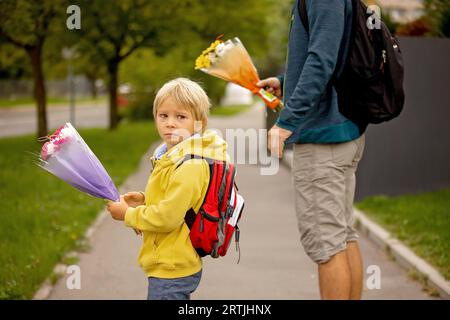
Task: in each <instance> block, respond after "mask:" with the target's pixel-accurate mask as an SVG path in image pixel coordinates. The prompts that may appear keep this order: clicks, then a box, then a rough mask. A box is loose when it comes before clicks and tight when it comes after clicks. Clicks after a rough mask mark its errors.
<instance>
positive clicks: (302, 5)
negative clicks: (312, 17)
mask: <svg viewBox="0 0 450 320" xmlns="http://www.w3.org/2000/svg"><path fill="white" fill-rule="evenodd" d="M298 13H299V15H300V20H302V24H303V27H305V30H306V33H308V34H309V20H308V12H307V11H306V0H298Z"/></svg>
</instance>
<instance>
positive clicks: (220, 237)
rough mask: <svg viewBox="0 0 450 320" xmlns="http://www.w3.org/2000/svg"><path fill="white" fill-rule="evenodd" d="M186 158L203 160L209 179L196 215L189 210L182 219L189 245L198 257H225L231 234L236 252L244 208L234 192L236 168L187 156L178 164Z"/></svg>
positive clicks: (223, 163) (211, 160) (194, 156)
mask: <svg viewBox="0 0 450 320" xmlns="http://www.w3.org/2000/svg"><path fill="white" fill-rule="evenodd" d="M190 159H203V160H206V161H207V162H208V164H209V170H210V178H209V185H208V190H207V192H206V195H205V199H204V200H203V203H202V205H201V207H200V210H199V211H198V213H196V212H195V211H194V210H193V209H192V208H191V209H190V210H189V211H188V212H186V216H185V218H184V220H185V222H186V225H187V226H188V227H189V229H190V230H191V232H190V238H191V241H192V246H193V247H194V249H195V250H196V251H197V253H198V255H199V256H200V257H204V256H207V255H210V256H211V257H213V258H218V257H219V256H225V255H226V253H227V251H228V247H229V246H230V243H231V238H232V237H233V234H235V242H236V250H238V251H239V259H238V263H239V260H240V249H239V234H240V232H239V227H238V226H237V222H238V221H239V220H240V218H241V213H242V210H243V209H244V199H243V198H242V196H241V195H239V194H238V193H237V191H238V188H237V186H236V183H235V177H236V167H235V166H234V165H233V164H232V163H227V162H224V161H218V160H213V159H208V158H202V157H199V156H196V155H187V156H185V157H184V159H183V161H182V162H181V163H180V164H179V165H178V166H180V165H182V164H183V163H184V162H185V161H187V160H190Z"/></svg>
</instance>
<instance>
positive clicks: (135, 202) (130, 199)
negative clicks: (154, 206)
mask: <svg viewBox="0 0 450 320" xmlns="http://www.w3.org/2000/svg"><path fill="white" fill-rule="evenodd" d="M123 198H124V199H125V202H126V203H127V204H128V205H129V206H130V207H133V208H136V207H138V206H142V205H144V204H145V196H144V195H143V194H142V193H141V192H127V193H125V194H124V195H123Z"/></svg>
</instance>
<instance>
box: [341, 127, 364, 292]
mask: <svg viewBox="0 0 450 320" xmlns="http://www.w3.org/2000/svg"><path fill="white" fill-rule="evenodd" d="M354 142H355V144H356V145H357V151H356V153H355V156H354V158H353V160H352V164H351V166H350V167H349V168H348V169H347V170H346V173H345V176H346V179H345V180H346V181H345V185H346V211H345V212H346V220H347V250H346V251H347V258H348V264H349V267H350V273H351V290H350V299H352V300H360V299H361V295H362V288H363V277H364V276H363V261H362V257H361V252H360V250H359V244H358V242H357V239H358V235H357V232H356V230H355V227H354V214H353V200H354V198H355V188H356V176H355V173H356V170H357V168H358V164H359V161H360V160H361V158H362V156H363V152H364V145H365V136H364V135H363V136H361V137H360V138H358V139H357V140H356V141H354Z"/></svg>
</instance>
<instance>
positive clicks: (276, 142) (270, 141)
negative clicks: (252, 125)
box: [267, 125, 292, 158]
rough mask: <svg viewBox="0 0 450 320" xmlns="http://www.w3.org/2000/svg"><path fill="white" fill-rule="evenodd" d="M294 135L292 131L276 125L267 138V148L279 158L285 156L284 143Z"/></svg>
mask: <svg viewBox="0 0 450 320" xmlns="http://www.w3.org/2000/svg"><path fill="white" fill-rule="evenodd" d="M291 135H292V131H289V130H286V129H283V128H280V127H278V126H277V125H274V126H273V127H272V129H270V131H269V134H268V137H267V148H268V149H269V150H270V153H271V154H274V155H276V156H277V157H278V158H281V157H282V156H283V149H284V142H285V141H286V139H287V138H289V137H290V136H291Z"/></svg>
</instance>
